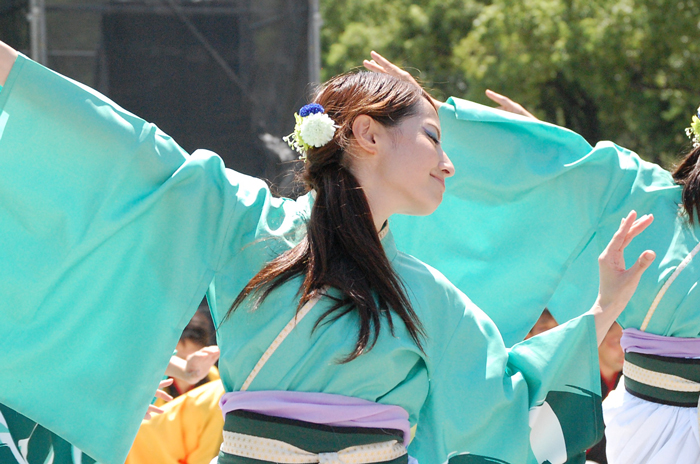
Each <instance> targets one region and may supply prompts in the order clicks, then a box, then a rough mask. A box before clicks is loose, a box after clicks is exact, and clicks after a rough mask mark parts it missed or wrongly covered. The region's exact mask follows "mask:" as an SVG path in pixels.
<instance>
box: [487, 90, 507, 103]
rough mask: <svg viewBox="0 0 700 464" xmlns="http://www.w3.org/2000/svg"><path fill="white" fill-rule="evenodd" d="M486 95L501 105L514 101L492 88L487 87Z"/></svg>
mask: <svg viewBox="0 0 700 464" xmlns="http://www.w3.org/2000/svg"><path fill="white" fill-rule="evenodd" d="M486 96H487V97H489V98H490V99H491V100H493V101H494V102H496V103H498V104H499V105H501V106H505V105H506V104H507V103H512V102H511V100H510V98H508V97H506V96H504V95H501V94H500V93H496V92H494V91H493V90H490V89H486Z"/></svg>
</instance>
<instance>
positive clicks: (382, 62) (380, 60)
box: [370, 50, 408, 74]
mask: <svg viewBox="0 0 700 464" xmlns="http://www.w3.org/2000/svg"><path fill="white" fill-rule="evenodd" d="M370 56H371V57H372V61H374V62H376V63H377V64H378V65H379V66H381V67H382V68H384V69H386V70H387V71H388V72H390V73H391V72H395V73H398V74H404V73H405V74H408V73H407V72H406V71H404V70H403V69H401V68H399V67H398V66H396V65H395V64H394V63H392V62H391V61H389V60H387V59H386V58H384V57H383V56H382V55H380V54H379V53H377V52H375V51H374V50H372V51H371V52H370Z"/></svg>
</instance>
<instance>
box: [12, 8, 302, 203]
mask: <svg viewBox="0 0 700 464" xmlns="http://www.w3.org/2000/svg"><path fill="white" fill-rule="evenodd" d="M308 5H309V1H308V0H218V1H206V0H202V1H197V2H194V1H176V0H141V1H116V0H112V1H99V0H96V1H85V0H82V1H77V0H46V24H47V26H46V27H47V40H46V43H47V50H48V65H49V67H51V68H53V69H55V70H57V71H59V72H61V73H63V74H65V75H68V76H69V77H72V78H74V79H76V80H78V81H81V82H84V83H86V84H88V85H91V86H93V87H96V88H97V89H98V90H100V91H101V92H103V93H105V94H107V95H108V96H109V97H110V98H112V99H113V100H114V101H116V102H117V103H118V104H119V105H121V106H123V107H124V108H126V109H127V110H129V111H132V112H134V113H136V114H138V115H139V116H141V117H143V118H144V119H147V120H149V121H152V122H154V123H156V124H157V125H158V126H159V127H160V128H161V129H162V130H163V131H165V132H167V133H168V134H170V135H171V136H173V138H174V139H175V140H177V141H178V142H179V143H180V145H182V146H183V147H184V148H185V149H186V150H188V151H193V150H195V149H197V148H206V149H210V150H213V151H215V152H217V153H218V154H219V155H220V156H221V157H222V158H223V159H224V161H225V163H226V165H227V166H228V167H231V168H233V169H236V170H238V171H241V172H244V173H247V174H251V175H254V176H257V177H263V178H266V179H268V180H270V181H271V182H272V183H274V184H276V185H277V186H278V187H279V188H280V191H281V193H286V194H290V193H291V192H290V179H291V176H290V175H289V169H290V167H291V164H290V163H288V162H287V163H285V162H284V161H285V160H289V159H291V158H294V155H293V154H292V153H291V151H290V150H288V149H287V147H286V146H285V145H284V144H283V143H282V142H281V140H280V139H281V137H282V136H284V135H286V134H288V133H290V132H291V131H292V129H293V125H294V119H293V113H294V112H295V111H296V110H298V108H299V107H300V106H302V105H303V104H304V103H306V101H307V98H308V96H309V94H310V92H311V90H312V88H311V86H310V85H309V84H308V82H309V81H310V76H309V56H308V50H309V46H308V33H309V24H308V23H309V6H308ZM27 8H28V5H27V0H0V26H1V27H0V38H1V39H3V40H5V41H7V42H8V43H9V44H10V45H13V46H15V47H17V48H19V49H20V50H22V51H23V52H25V53H29V50H28V48H29V39H28V33H29V32H28V28H27V25H26V18H25V14H26V12H27Z"/></svg>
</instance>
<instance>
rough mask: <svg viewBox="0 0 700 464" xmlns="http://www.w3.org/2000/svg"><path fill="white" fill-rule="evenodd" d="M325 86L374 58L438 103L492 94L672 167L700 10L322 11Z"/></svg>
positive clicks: (326, 6) (382, 0) (469, 3)
mask: <svg viewBox="0 0 700 464" xmlns="http://www.w3.org/2000/svg"><path fill="white" fill-rule="evenodd" d="M322 7H323V14H324V21H325V25H324V30H323V39H324V50H323V51H324V66H325V74H326V77H328V76H329V75H332V74H335V73H337V72H340V71H343V70H347V69H349V68H351V67H353V66H356V65H358V64H359V63H361V60H362V58H365V57H367V55H368V53H369V50H370V49H372V48H374V49H376V50H377V51H379V52H382V53H384V54H386V56H387V57H389V58H391V59H395V60H397V61H398V62H399V63H401V64H403V65H411V66H415V67H416V68H417V69H420V70H421V73H420V76H421V77H422V78H423V79H424V80H425V81H426V82H427V83H428V85H429V86H430V87H431V88H432V89H433V90H434V93H436V95H438V96H439V97H444V96H446V95H450V94H452V95H457V96H462V97H465V98H469V99H472V100H475V101H478V102H482V103H487V102H488V101H487V100H486V98H485V97H484V95H483V92H484V90H485V89H486V88H491V89H493V90H496V91H498V92H501V93H504V94H506V95H509V96H511V97H512V98H514V99H516V100H518V101H520V102H521V103H522V104H523V105H524V106H525V107H526V108H528V109H530V110H531V111H533V112H534V113H535V114H536V115H538V116H539V117H541V118H543V119H546V120H548V121H552V122H555V123H557V124H561V125H564V126H567V127H570V128H571V129H573V130H575V131H577V132H579V133H581V134H582V135H584V137H586V138H587V139H588V140H589V141H591V142H593V143H595V142H596V141H598V140H602V139H609V140H613V141H615V142H617V143H618V144H620V145H622V146H625V147H627V148H630V149H632V150H634V151H636V152H638V153H640V154H641V155H642V156H643V157H645V158H646V159H649V160H653V161H656V162H661V163H662V164H665V165H667V166H668V165H670V164H671V163H672V162H673V160H674V159H675V158H676V156H677V154H678V153H679V151H680V150H682V149H684V148H687V146H688V144H689V141H688V140H687V138H686V137H685V134H684V132H683V130H684V128H685V127H687V126H688V125H689V121H690V116H691V115H692V114H693V113H694V112H695V110H696V108H697V106H698V103H700V0H493V1H487V0H483V1H476V0H448V1H438V0H424V1H421V2H408V1H405V0H393V1H390V0H325V2H323V3H322Z"/></svg>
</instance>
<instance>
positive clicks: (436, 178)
mask: <svg viewBox="0 0 700 464" xmlns="http://www.w3.org/2000/svg"><path fill="white" fill-rule="evenodd" d="M431 177H432V178H433V179H435V180H436V181H438V182H440V185H442V188H443V189H444V188H445V179H441V178H439V177H435V176H431Z"/></svg>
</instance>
